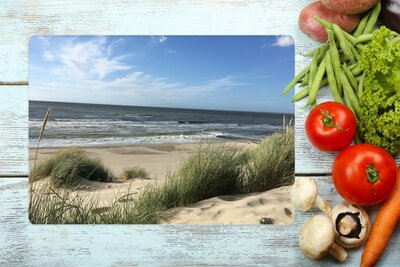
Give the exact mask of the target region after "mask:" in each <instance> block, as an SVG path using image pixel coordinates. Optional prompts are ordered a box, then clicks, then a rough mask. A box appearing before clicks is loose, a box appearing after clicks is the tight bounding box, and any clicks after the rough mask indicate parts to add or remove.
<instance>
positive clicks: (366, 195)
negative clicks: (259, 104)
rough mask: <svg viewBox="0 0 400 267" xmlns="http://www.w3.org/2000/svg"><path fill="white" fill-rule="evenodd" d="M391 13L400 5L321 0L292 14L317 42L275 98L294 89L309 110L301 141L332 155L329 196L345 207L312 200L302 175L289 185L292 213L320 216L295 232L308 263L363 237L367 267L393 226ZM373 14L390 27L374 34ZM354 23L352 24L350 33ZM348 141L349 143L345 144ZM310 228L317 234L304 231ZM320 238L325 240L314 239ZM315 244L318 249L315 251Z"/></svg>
mask: <svg viewBox="0 0 400 267" xmlns="http://www.w3.org/2000/svg"><path fill="white" fill-rule="evenodd" d="M382 7H383V8H382ZM393 7H395V8H393ZM397 7H398V8H400V0H391V1H390V0H387V1H386V2H385V1H384V2H383V6H382V5H381V3H380V1H379V0H336V1H333V0H321V1H320V2H319V1H318V2H315V3H312V4H310V5H309V6H307V7H305V8H304V10H303V11H302V12H301V14H300V19H299V24H300V29H301V30H302V31H303V32H304V33H306V34H307V35H308V36H310V37H311V38H313V39H315V40H318V41H325V42H324V43H323V44H321V45H320V46H319V47H317V48H316V49H314V50H312V51H310V52H308V53H306V54H305V55H304V56H306V57H310V58H311V63H310V64H309V66H307V67H306V68H305V69H304V70H302V71H301V72H300V73H299V74H298V75H297V76H296V77H295V78H294V79H293V81H292V82H291V83H290V84H289V85H288V86H287V87H286V88H285V89H284V90H283V92H282V94H287V93H288V92H289V91H290V90H291V89H292V88H293V87H294V86H295V85H299V90H298V91H297V92H296V93H295V95H294V96H293V98H292V101H293V102H296V101H299V100H301V99H304V98H307V106H309V107H311V108H312V109H311V111H310V113H309V115H308V117H307V119H306V121H305V131H306V134H307V137H308V139H309V140H310V142H311V143H312V144H313V145H314V146H315V147H316V148H318V149H319V150H321V151H325V152H333V151H339V152H340V153H339V154H338V155H337V157H336V159H335V160H334V162H333V165H332V179H333V184H334V186H335V188H336V190H337V192H338V193H339V194H340V195H341V196H342V197H343V198H344V199H345V200H347V201H348V202H344V203H342V204H340V205H338V206H336V207H334V208H333V209H332V208H331V207H330V206H329V204H328V203H327V202H326V201H325V200H324V199H322V198H321V197H320V196H318V187H317V185H316V183H315V181H314V180H313V179H312V178H309V177H308V178H300V179H297V180H296V182H295V184H294V185H293V186H292V189H291V201H292V205H293V206H294V208H295V209H296V210H300V211H308V210H310V209H311V208H312V207H313V206H315V207H318V208H319V209H320V210H321V211H323V212H324V213H325V215H317V216H314V217H313V218H311V219H310V220H309V221H308V222H307V223H306V225H305V226H304V227H303V229H302V230H301V235H300V241H299V242H300V248H301V250H302V252H303V254H304V255H305V256H307V257H309V258H311V259H320V258H322V257H324V256H325V255H326V254H327V253H328V252H329V253H330V254H331V255H332V256H333V257H335V258H336V259H337V260H338V261H340V262H342V261H345V260H346V258H347V253H346V251H345V250H344V248H353V247H358V246H361V245H362V244H364V242H365V241H366V240H367V239H368V242H367V245H366V247H365V250H364V253H363V256H362V262H361V266H372V265H374V264H375V263H376V262H377V261H378V260H379V257H380V256H381V255H382V253H383V251H384V249H385V247H386V246H387V244H388V242H389V240H390V236H391V234H392V233H393V231H394V229H395V228H396V226H397V225H398V222H399V220H400V167H399V169H397V166H396V162H395V160H394V158H393V157H392V156H394V155H396V154H399V153H400V35H399V33H398V32H396V31H399V30H400V29H399V28H398V27H399V25H400V12H398V11H399V10H400V9H396V8H397ZM368 10H369V11H368ZM381 10H383V12H382V14H380V13H381ZM335 12H337V13H335ZM362 12H364V13H363V14H362V17H361V19H360V15H359V14H360V13H362ZM388 14H389V15H388ZM379 16H380V18H381V21H382V22H383V23H386V24H387V26H388V27H390V29H388V28H386V27H380V28H377V29H375V26H376V24H377V21H378V17H379ZM354 21H357V23H358V24H357V23H356V24H357V25H356V26H354V27H350V26H353V25H351V24H352V23H353V24H354ZM393 21H394V23H393ZM349 27H350V28H349ZM394 30H396V31H394ZM327 85H329V88H330V92H331V94H332V97H333V99H334V102H325V103H320V104H319V105H318V104H317V95H318V91H319V89H320V88H322V87H324V86H327ZM353 139H355V141H356V144H355V145H351V142H352V140H353ZM361 143H365V144H361ZM378 203H383V204H382V206H381V208H380V210H379V212H378V216H377V218H376V220H375V222H374V224H373V226H372V230H371V234H370V229H371V227H370V222H369V217H368V214H367V213H366V212H365V211H364V210H363V209H362V207H361V206H360V205H375V204H378ZM329 221H330V223H329ZM310 224H312V225H313V226H312V227H311V226H310ZM315 225H319V226H320V227H321V229H319V230H318V231H317V229H314V230H312V228H314V227H315ZM332 228H333V229H332ZM331 229H332V230H333V231H334V235H335V238H334V239H335V240H334V241H332V240H331V239H332V231H331ZM369 234H370V236H369ZM322 236H324V237H325V238H326V240H325V241H321V240H320V239H321V238H322ZM368 237H369V238H368ZM316 244H317V247H321V246H323V247H324V248H325V249H323V250H321V249H317V248H315V245H316Z"/></svg>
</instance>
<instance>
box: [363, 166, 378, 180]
mask: <svg viewBox="0 0 400 267" xmlns="http://www.w3.org/2000/svg"><path fill="white" fill-rule="evenodd" d="M366 172H367V178H368V182H370V183H376V182H378V180H379V172H378V170H377V169H376V168H375V165H374V164H373V163H371V164H369V165H368V167H367V170H366Z"/></svg>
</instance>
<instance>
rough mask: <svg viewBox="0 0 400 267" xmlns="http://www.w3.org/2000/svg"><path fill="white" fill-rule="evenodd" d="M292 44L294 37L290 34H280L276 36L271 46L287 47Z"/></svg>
mask: <svg viewBox="0 0 400 267" xmlns="http://www.w3.org/2000/svg"><path fill="white" fill-rule="evenodd" d="M292 45H294V39H293V38H292V37H291V36H287V35H282V36H279V37H277V38H276V40H275V43H273V44H272V46H280V47H288V46H292Z"/></svg>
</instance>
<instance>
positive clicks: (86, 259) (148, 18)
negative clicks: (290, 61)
mask: <svg viewBox="0 0 400 267" xmlns="http://www.w3.org/2000/svg"><path fill="white" fill-rule="evenodd" d="M311 2H313V0H298V1H293V0H282V1H272V0H263V1H261V0H247V1H246V0H243V1H242V0H231V1H228V0H227V1H214V0H206V1H147V0H140V1H106V0H98V1H95V0H91V1H81V0H79V1H76V0H73V1H67V0H65V1H51V0H46V1H45V0H36V1H27V0H14V1H3V2H1V3H0V37H1V38H0V100H1V103H2V104H1V105H0V122H1V123H0V176H3V178H0V252H1V253H0V266H60V267H61V266H136V265H144V266H217V265H219V266H336V265H337V263H336V262H335V261H334V260H332V258H330V257H327V258H326V259H324V260H323V261H320V262H312V261H310V260H308V259H307V258H305V257H304V256H303V255H302V254H301V252H300V250H299V248H298V234H299V230H300V228H301V226H302V225H303V224H304V221H305V220H307V219H308V218H309V217H311V215H312V214H315V213H317V211H315V210H314V211H313V213H299V212H297V213H296V222H295V224H293V225H289V226H271V225H269V226H267V225H258V226H159V225H153V226H143V225H129V226H127V225H32V224H30V222H29V220H28V214H27V209H28V197H27V196H28V184H27V178H26V177H24V178H15V176H21V175H22V176H26V175H27V173H28V101H27V99H28V98H27V95H28V86H27V82H28V73H29V72H28V42H29V38H30V37H31V36H32V35H53V34H59V35H65V34H67V35H70V34H89V35H96V34H100V35H276V34H285V35H291V36H293V37H294V38H295V42H296V52H297V55H296V72H298V71H299V70H300V69H301V68H302V67H304V66H305V65H306V64H307V63H308V61H307V60H306V59H304V58H303V57H301V56H300V55H299V53H300V52H304V51H307V50H309V49H312V48H313V47H315V45H316V44H315V43H314V42H312V41H311V40H310V39H309V38H307V37H306V36H305V35H304V34H302V33H301V32H300V31H299V30H298V27H297V20H298V14H299V12H300V10H301V8H302V7H303V6H305V5H306V4H308V3H311ZM327 97H328V96H327V92H326V91H324V90H323V91H322V92H321V93H320V95H319V99H320V100H322V99H328V98H327ZM304 106H305V103H303V102H299V103H297V104H296V121H295V131H296V174H297V176H298V177H299V176H301V175H303V174H315V175H316V176H318V175H326V174H329V173H330V166H331V163H332V160H333V158H334V155H327V154H321V153H319V152H318V151H316V150H315V149H314V148H313V147H311V146H310V144H309V143H308V141H307V139H306V138H305V135H304V130H303V125H304V119H305V117H306V116H307V112H308V111H307V109H304V108H303V107H304ZM11 176H14V177H11ZM316 178H317V179H318V183H319V185H320V194H321V195H322V196H323V197H324V198H326V199H327V200H328V201H329V202H330V203H331V204H332V205H335V204H337V203H339V202H340V201H341V199H340V198H339V197H338V195H337V194H336V192H335V189H334V188H333V186H332V184H331V178H330V177H329V176H321V177H316ZM371 214H374V211H371ZM399 239H400V229H399V227H398V228H397V230H396V233H395V234H394V236H393V237H392V239H391V243H390V246H389V249H388V250H387V251H386V252H385V254H384V255H383V257H382V260H381V261H380V262H379V266H390V267H391V266H396V265H397V264H398V263H399V262H400V254H399V251H400V244H399ZM360 255H361V250H360V249H359V250H354V251H351V252H350V257H349V260H348V261H347V262H346V264H345V266H357V265H358V264H359V260H360Z"/></svg>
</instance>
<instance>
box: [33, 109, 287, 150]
mask: <svg viewBox="0 0 400 267" xmlns="http://www.w3.org/2000/svg"><path fill="white" fill-rule="evenodd" d="M48 107H52V114H51V116H50V120H49V122H48V123H47V125H46V129H45V132H44V136H43V139H42V141H41V143H40V145H41V147H67V146H84V147H88V146H112V145H132V144H160V143H194V142H199V141H208V140H210V139H212V140H221V141H223V140H249V141H254V142H258V141H260V140H262V139H264V138H265V137H266V136H268V135H271V134H272V133H274V132H277V131H282V130H283V122H284V118H285V120H286V122H288V121H289V120H290V119H292V118H293V114H282V113H266V112H242V111H219V110H199V109H180V108H160V107H139V106H115V105H98V104H77V103H59V102H39V101H30V102H29V146H30V147H34V146H35V145H36V140H37V138H38V135H39V131H40V128H41V125H42V121H43V117H44V115H45V113H46V111H47V109H48Z"/></svg>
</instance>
